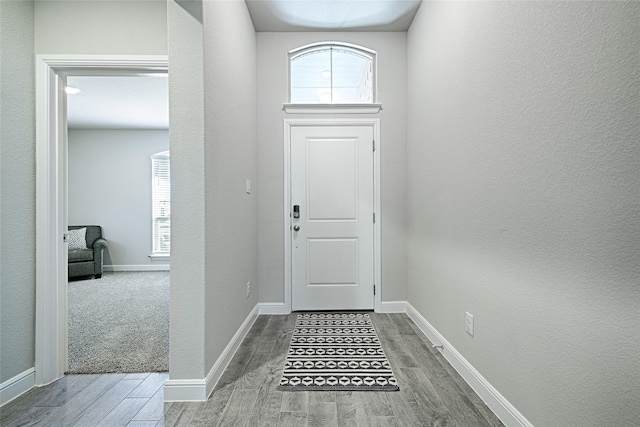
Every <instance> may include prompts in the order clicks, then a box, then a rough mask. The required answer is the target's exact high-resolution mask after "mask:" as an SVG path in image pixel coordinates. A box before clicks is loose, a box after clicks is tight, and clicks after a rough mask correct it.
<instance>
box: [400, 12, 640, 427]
mask: <svg viewBox="0 0 640 427" xmlns="http://www.w3.org/2000/svg"><path fill="white" fill-rule="evenodd" d="M639 23H640V3H637V2H632V3H628V2H425V3H423V4H422V6H421V8H420V10H419V12H418V15H417V17H416V19H415V20H414V23H413V25H412V27H411V29H410V31H409V34H408V58H409V60H408V70H409V73H408V76H409V77H408V78H409V88H410V90H409V101H408V105H409V128H408V148H407V158H408V179H407V180H408V195H407V200H408V201H409V203H408V215H409V219H408V222H409V229H408V235H409V236H410V238H409V243H408V245H409V249H408V254H409V260H408V300H409V302H410V303H411V304H412V305H414V306H415V307H416V308H417V309H418V311H420V312H421V313H422V314H423V315H424V316H425V317H426V319H427V320H428V321H429V322H430V323H431V324H432V325H434V326H435V328H436V329H438V330H439V331H440V332H441V333H442V334H443V335H444V336H445V338H446V339H447V340H448V341H449V342H451V343H452V345H453V346H454V347H455V348H456V349H458V350H459V351H460V353H462V355H463V356H464V357H465V358H466V359H467V360H469V362H471V364H472V365H473V366H475V367H476V368H477V369H478V371H480V373H481V374H482V375H483V376H484V377H485V378H486V379H487V380H488V381H489V382H490V383H491V384H492V385H493V386H495V387H496V388H497V389H498V390H499V391H500V392H501V393H502V394H503V395H504V396H505V397H506V398H507V399H508V400H509V401H510V402H511V403H512V404H514V405H515V406H516V407H517V408H518V409H519V410H520V411H521V412H522V413H523V414H524V416H525V417H527V418H528V419H529V420H530V421H531V422H532V423H533V424H534V425H538V426H552V425H553V426H559V425H562V426H602V425H617V426H623V425H624V426H628V425H638V424H640V407H639V406H638V402H639V401H640V389H639V386H638V384H640V363H638V355H639V354H640V340H638V337H637V332H638V326H640V310H639V309H638V307H640V257H639V256H638V254H640V215H639V213H640V201H639V197H638V194H639V192H638V191H639V190H638V189H639V188H640V146H639V143H638V141H639V140H640V128H639V126H640V125H639V123H640V120H639V117H640V93H639V88H640V87H639V85H640V83H639V77H640V76H639V74H638V70H639V69H640V45H639V41H640V28H639V25H640V24H639ZM465 311H469V312H470V313H472V314H473V315H474V316H475V336H474V337H471V336H469V335H466V334H465V331H464V313H465Z"/></svg>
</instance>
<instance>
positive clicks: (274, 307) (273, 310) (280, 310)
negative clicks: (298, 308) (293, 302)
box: [258, 302, 291, 314]
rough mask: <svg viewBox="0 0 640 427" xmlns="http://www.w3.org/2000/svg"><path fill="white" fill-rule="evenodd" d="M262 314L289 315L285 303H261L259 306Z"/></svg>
mask: <svg viewBox="0 0 640 427" xmlns="http://www.w3.org/2000/svg"><path fill="white" fill-rule="evenodd" d="M258 307H259V309H260V314H289V313H291V310H288V309H287V308H286V307H285V305H284V303H283V302H261V303H259V304H258Z"/></svg>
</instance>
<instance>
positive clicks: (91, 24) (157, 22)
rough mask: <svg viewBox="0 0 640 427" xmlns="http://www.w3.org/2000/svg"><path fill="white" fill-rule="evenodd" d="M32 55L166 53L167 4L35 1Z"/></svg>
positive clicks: (149, 1) (149, 0) (153, 1)
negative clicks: (34, 42)
mask: <svg viewBox="0 0 640 427" xmlns="http://www.w3.org/2000/svg"><path fill="white" fill-rule="evenodd" d="M35 19H36V33H35V34H36V52H37V53H52V54H58V53H69V54H88V53H95V54H101V55H136V54H142V53H143V54H145V55H166V53H167V4H166V1H163V0H144V1H118V0H113V1H77V0H72V1H56V0H52V1H36V15H35Z"/></svg>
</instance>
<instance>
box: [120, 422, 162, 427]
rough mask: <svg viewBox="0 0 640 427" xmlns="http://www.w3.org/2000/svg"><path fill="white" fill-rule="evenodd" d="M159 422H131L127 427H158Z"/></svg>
mask: <svg viewBox="0 0 640 427" xmlns="http://www.w3.org/2000/svg"><path fill="white" fill-rule="evenodd" d="M157 425H158V421H131V422H129V424H127V427H157Z"/></svg>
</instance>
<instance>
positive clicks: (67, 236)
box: [62, 233, 69, 243]
mask: <svg viewBox="0 0 640 427" xmlns="http://www.w3.org/2000/svg"><path fill="white" fill-rule="evenodd" d="M68 241H69V233H64V234H63V235H62V243H67V242H68Z"/></svg>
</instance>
